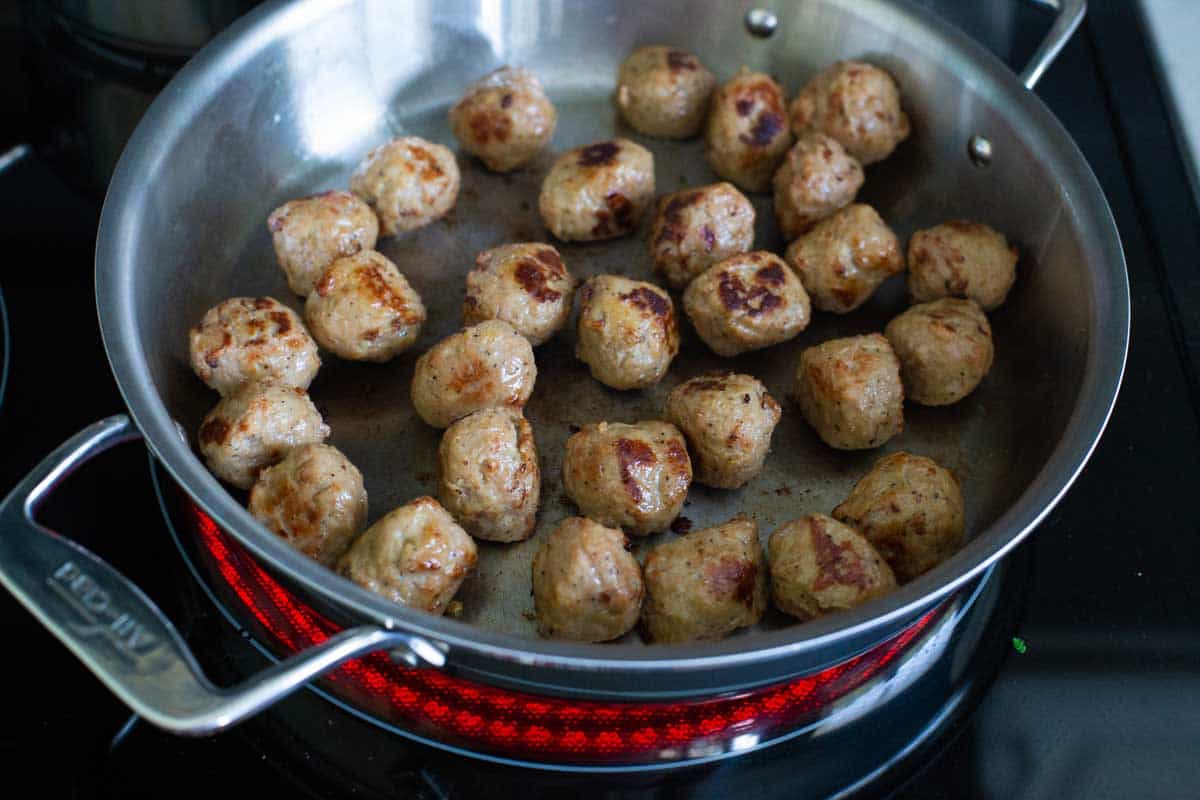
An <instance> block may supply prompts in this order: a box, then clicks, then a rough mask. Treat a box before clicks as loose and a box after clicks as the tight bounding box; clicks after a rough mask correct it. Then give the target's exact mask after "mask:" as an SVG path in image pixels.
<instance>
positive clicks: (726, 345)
mask: <svg viewBox="0 0 1200 800" xmlns="http://www.w3.org/2000/svg"><path fill="white" fill-rule="evenodd" d="M683 310H684V311H686V312H687V315H688V319H690V320H691V321H692V325H694V326H695V328H696V333H698V334H700V338H701V339H703V340H704V343H705V344H706V345H708V346H709V347H710V348H712V351H713V352H714V353H716V354H717V355H722V356H736V355H738V354H739V353H745V352H748V351H750V350H761V349H762V348H764V347H770V346H771V345H773V344H779V343H780V342H786V341H787V340H788V339H791V338H793V337H794V336H795V335H796V334H798V333H800V331H802V330H804V329H805V328H806V327H808V320H809V316H810V315H811V313H812V308H811V306H810V305H809V300H808V293H807V292H805V291H804V287H803V286H802V285H801V284H800V279H799V278H797V277H796V275H795V273H793V272H792V271H791V270H790V269H788V266H787V264H785V263H784V262H783V259H781V258H780V257H779V256H777V255H775V254H774V253H768V252H767V251H765V250H759V251H758V252H756V253H746V254H745V255H740V256H732V257H730V258H727V259H725V260H724V261H722V262H721V263H719V264H717V265H716V266H714V267H712V268H711V269H709V270H708V271H707V272H705V273H704V274H703V275H701V276H700V277H698V278H696V279H695V280H694V281H692V282H691V283H690V284H688V287H687V290H686V291H684V293H683Z"/></svg>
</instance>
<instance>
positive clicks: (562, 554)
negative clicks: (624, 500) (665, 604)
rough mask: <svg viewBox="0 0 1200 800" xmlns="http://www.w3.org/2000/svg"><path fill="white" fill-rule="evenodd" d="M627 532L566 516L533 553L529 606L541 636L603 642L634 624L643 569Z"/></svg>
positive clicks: (639, 606) (636, 618)
mask: <svg viewBox="0 0 1200 800" xmlns="http://www.w3.org/2000/svg"><path fill="white" fill-rule="evenodd" d="M625 541H626V540H625V534H623V533H621V531H619V530H617V529H616V528H606V527H604V526H603V525H600V524H599V523H596V522H592V521H591V520H590V519H584V518H583V517H568V518H567V519H564V520H563V521H562V522H560V523H559V525H558V527H557V528H555V529H554V530H553V531H551V533H550V535H549V536H547V537H546V540H545V541H544V542H542V546H541V547H539V548H538V551H537V554H535V555H534V557H533V605H534V609H535V610H536V613H537V622H538V630H539V631H540V632H541V634H542V635H543V636H551V637H554V638H557V639H574V640H575V641H580V642H607V641H610V640H612V639H616V638H617V637H619V636H623V635H625V634H626V633H628V632H629V630H630V629H631V628H632V627H633V626H634V625H636V624H637V621H638V615H639V614H641V611H642V595H643V594H644V590H643V587H642V570H641V568H640V567H639V566H638V563H637V559H635V558H634V557H633V556H631V555H630V554H629V553H628V552H627V551H626V550H625Z"/></svg>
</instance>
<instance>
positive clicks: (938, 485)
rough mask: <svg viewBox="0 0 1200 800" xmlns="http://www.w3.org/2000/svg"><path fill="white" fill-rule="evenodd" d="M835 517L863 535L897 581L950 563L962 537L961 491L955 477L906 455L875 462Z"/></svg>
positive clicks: (930, 461) (933, 464) (943, 469)
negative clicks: (893, 572)
mask: <svg viewBox="0 0 1200 800" xmlns="http://www.w3.org/2000/svg"><path fill="white" fill-rule="evenodd" d="M833 516H835V517H837V518H838V519H839V520H841V521H842V522H844V523H846V524H847V525H853V526H854V527H855V528H857V529H858V530H860V531H862V534H863V536H865V537H867V540H868V541H870V542H871V544H873V545H874V546H875V549H876V550H878V551H879V554H880V555H882V556H883V557H884V558H885V559H886V560H887V562H888V564H890V565H891V567H892V570H893V571H895V573H896V577H897V578H899V579H900V580H901V581H910V580H912V579H913V578H915V577H917V576H918V575H921V574H923V573H925V572H928V571H929V570H931V569H933V568H934V567H936V566H937V565H938V564H940V563H942V561H944V560H946V559H947V558H949V557H950V556H951V555H952V554H953V553H954V552H955V551H956V550H958V548H959V547H961V546H962V542H963V536H964V533H965V532H966V512H965V506H964V503H963V494H962V487H961V486H959V484H958V479H957V478H955V477H954V473H952V472H950V470H948V469H946V468H945V467H943V466H941V465H939V464H938V463H937V462H936V461H933V460H932V459H929V458H925V457H923V456H914V455H911V454H909V453H892V454H891V455H890V456H884V457H883V458H881V459H879V461H877V462H876V463H875V466H873V467H872V468H871V471H870V472H868V473H867V474H866V475H864V476H863V477H862V479H861V480H859V482H858V483H856V484H855V485H854V489H853V490H851V492H850V496H849V497H847V498H846V499H845V501H843V502H842V504H841V505H840V506H838V507H837V508H835V509H834V510H833Z"/></svg>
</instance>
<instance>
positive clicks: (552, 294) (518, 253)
mask: <svg viewBox="0 0 1200 800" xmlns="http://www.w3.org/2000/svg"><path fill="white" fill-rule="evenodd" d="M574 289H575V281H574V279H572V278H571V275H570V273H568V272H567V268H566V266H565V265H564V264H563V261H562V258H561V257H560V256H559V254H558V251H557V250H555V249H554V248H553V247H551V246H550V245H548V244H534V243H531V244H505V245H501V246H500V247H493V248H492V249H491V250H484V251H483V252H482V253H480V254H479V255H478V256H476V257H475V269H473V270H471V271H470V272H469V273H467V299H466V300H464V301H463V322H464V323H465V324H467V325H474V324H476V323H478V322H483V321H484V320H488V319H498V320H503V321H504V322H507V323H508V324H509V325H512V326H513V327H514V328H515V329H516V331H517V333H519V334H521V335H522V336H524V337H525V338H526V339H528V340H529V343H530V344H531V345H533V346H534V347H537V346H538V345H540V344H544V343H545V342H546V341H548V340H549V339H550V337H551V336H553V335H554V333H555V332H556V331H558V330H561V329H562V328H563V327H564V326H565V325H566V324H567V318H568V317H570V316H571V292H572V291H573V290H574Z"/></svg>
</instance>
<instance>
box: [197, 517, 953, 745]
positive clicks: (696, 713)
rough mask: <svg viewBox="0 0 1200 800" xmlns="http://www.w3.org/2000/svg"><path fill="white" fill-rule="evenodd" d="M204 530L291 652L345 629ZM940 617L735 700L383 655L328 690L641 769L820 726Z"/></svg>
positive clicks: (394, 714)
mask: <svg viewBox="0 0 1200 800" xmlns="http://www.w3.org/2000/svg"><path fill="white" fill-rule="evenodd" d="M188 506H189V508H190V510H191V518H192V520H193V522H194V523H195V524H194V528H195V531H196V533H197V535H198V537H199V540H200V543H201V545H202V546H203V548H204V550H205V551H206V552H207V554H208V555H209V556H210V557H211V559H212V562H213V564H214V565H215V567H216V569H217V571H218V573H219V574H220V575H221V577H222V578H223V579H224V581H225V582H226V583H227V584H228V585H229V588H230V589H231V590H232V591H233V592H234V594H235V595H236V596H237V598H238V599H239V600H240V601H241V603H242V604H243V605H244V606H245V607H246V608H247V609H248V610H249V611H250V612H251V613H252V614H253V615H254V618H255V619H256V620H257V622H258V624H259V625H260V626H261V627H262V628H263V629H264V630H265V631H267V632H268V633H269V634H270V635H271V636H272V637H273V638H274V639H275V643H276V644H277V645H278V646H279V647H280V648H281V649H283V650H284V651H287V652H295V651H297V650H302V649H304V648H306V647H310V646H312V645H314V644H318V643H320V642H322V641H324V640H325V639H327V638H328V637H329V636H331V635H333V634H335V633H337V632H338V631H339V630H340V628H339V627H338V626H337V625H336V624H335V623H333V622H332V621H330V620H328V619H326V618H325V617H324V616H322V615H321V614H319V613H318V612H317V611H315V610H314V609H312V608H310V607H309V606H308V605H307V604H305V603H304V601H303V600H301V599H300V598H298V597H297V596H296V595H294V594H293V593H291V592H290V591H288V590H287V589H285V588H284V587H283V586H282V585H280V584H279V582H278V581H276V580H275V579H274V578H272V577H271V576H270V575H269V574H268V573H267V572H265V571H264V570H263V569H262V568H261V567H260V566H259V565H258V564H257V563H256V562H255V561H254V560H253V559H252V558H251V557H250V555H249V554H248V553H246V552H245V551H244V550H243V549H242V548H241V547H240V546H239V545H237V544H236V543H235V542H234V541H233V540H232V539H231V538H230V537H229V536H228V535H226V534H225V533H224V532H223V531H222V530H221V529H220V528H218V527H217V525H216V523H214V522H213V521H212V519H210V518H209V517H208V516H207V515H205V514H204V512H202V511H200V510H199V509H198V508H197V507H195V506H194V505H192V504H191V503H190V502H189V503H188ZM939 610H940V609H937V610H934V611H931V612H929V613H928V614H926V615H925V616H924V617H922V618H921V619H920V620H918V621H917V622H916V623H914V624H913V625H912V626H911V627H909V628H908V629H906V630H905V631H904V632H902V633H901V634H899V635H898V636H896V637H895V638H893V639H892V640H891V641H888V642H885V643H883V644H880V645H878V646H876V647H875V648H873V649H872V650H869V651H867V652H866V653H863V654H862V655H859V656H856V657H854V658H852V659H850V660H849V661H845V662H843V663H841V664H839V665H837V666H835V667H830V668H829V669H826V670H824V671H823V672H819V673H817V674H815V675H810V676H808V677H804V678H798V679H795V680H791V681H788V682H786V683H781V684H776V685H773V686H768V687H764V688H760V689H755V690H752V691H748V692H741V693H738V694H735V695H727V696H722V697H717V698H711V699H702V700H688V701H683V702H595V701H574V700H565V699H563V698H559V697H550V696H541V695H535V694H530V693H527V692H517V691H512V690H508V689H499V688H495V687H492V686H487V685H485V684H480V683H474V682H472V681H468V680H464V679H462V678H457V677H454V676H451V675H448V674H446V673H444V672H438V671H435V670H422V669H410V668H407V667H403V666H399V665H397V664H395V663H393V662H392V661H391V660H390V659H389V658H388V657H387V656H386V655H385V654H383V653H377V654H374V655H371V656H367V657H365V658H361V659H358V660H356V661H351V662H348V663H346V664H344V665H343V666H342V667H340V668H339V669H338V670H337V671H336V672H334V673H332V674H331V675H330V676H329V677H328V678H327V679H326V684H327V688H329V689H330V690H332V691H333V692H334V693H335V694H338V695H339V696H341V697H343V698H344V699H346V700H348V701H349V702H351V703H352V704H354V705H356V706H358V707H359V708H362V709H363V710H366V711H368V712H369V713H371V714H374V715H375V716H377V717H380V718H381V719H383V720H385V721H387V722H389V723H392V724H394V725H397V726H399V727H402V728H404V729H406V730H409V731H412V732H413V733H416V734H419V735H422V736H425V737H427V738H430V739H435V740H437V741H441V742H444V743H446V744H450V745H454V746H457V747H462V748H466V749H469V750H472V751H475V752H483V753H489V754H492V755H497V756H504V757H509V758H516V759H521V760H527V761H536V762H543V763H557V764H595V765H604V764H609V765H612V764H637V763H653V762H658V761H663V760H676V759H679V758H681V757H687V755H688V754H699V753H711V752H714V751H715V752H722V751H723V750H724V749H727V748H728V746H729V745H730V743H731V742H734V741H735V739H737V738H738V737H748V738H747V739H742V741H749V740H753V741H754V742H763V741H768V740H770V739H773V738H776V737H778V736H780V735H782V734H783V733H786V732H788V731H792V730H795V729H796V728H798V727H800V726H802V725H805V724H806V723H808V722H811V721H813V720H815V719H817V718H818V717H819V716H820V715H821V713H822V710H823V709H826V708H827V707H828V705H829V704H830V703H832V702H833V701H834V700H836V699H838V698H840V697H843V696H845V695H846V694H847V693H849V692H851V691H853V690H854V689H856V688H857V687H859V686H861V685H863V684H864V683H865V682H866V681H868V680H869V679H870V678H871V677H872V676H874V675H876V674H878V673H879V672H880V671H881V670H883V669H884V668H885V667H887V666H888V665H889V664H890V663H892V662H893V661H894V660H895V659H896V658H897V656H899V655H900V654H901V653H902V652H904V650H905V649H906V648H907V647H908V645H909V644H910V643H912V642H913V640H914V639H916V638H917V636H919V635H920V633H921V632H922V631H923V630H925V629H926V628H927V627H928V625H929V623H930V622H932V621H933V619H934V618H935V617H936V616H937V615H938V613H939Z"/></svg>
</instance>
